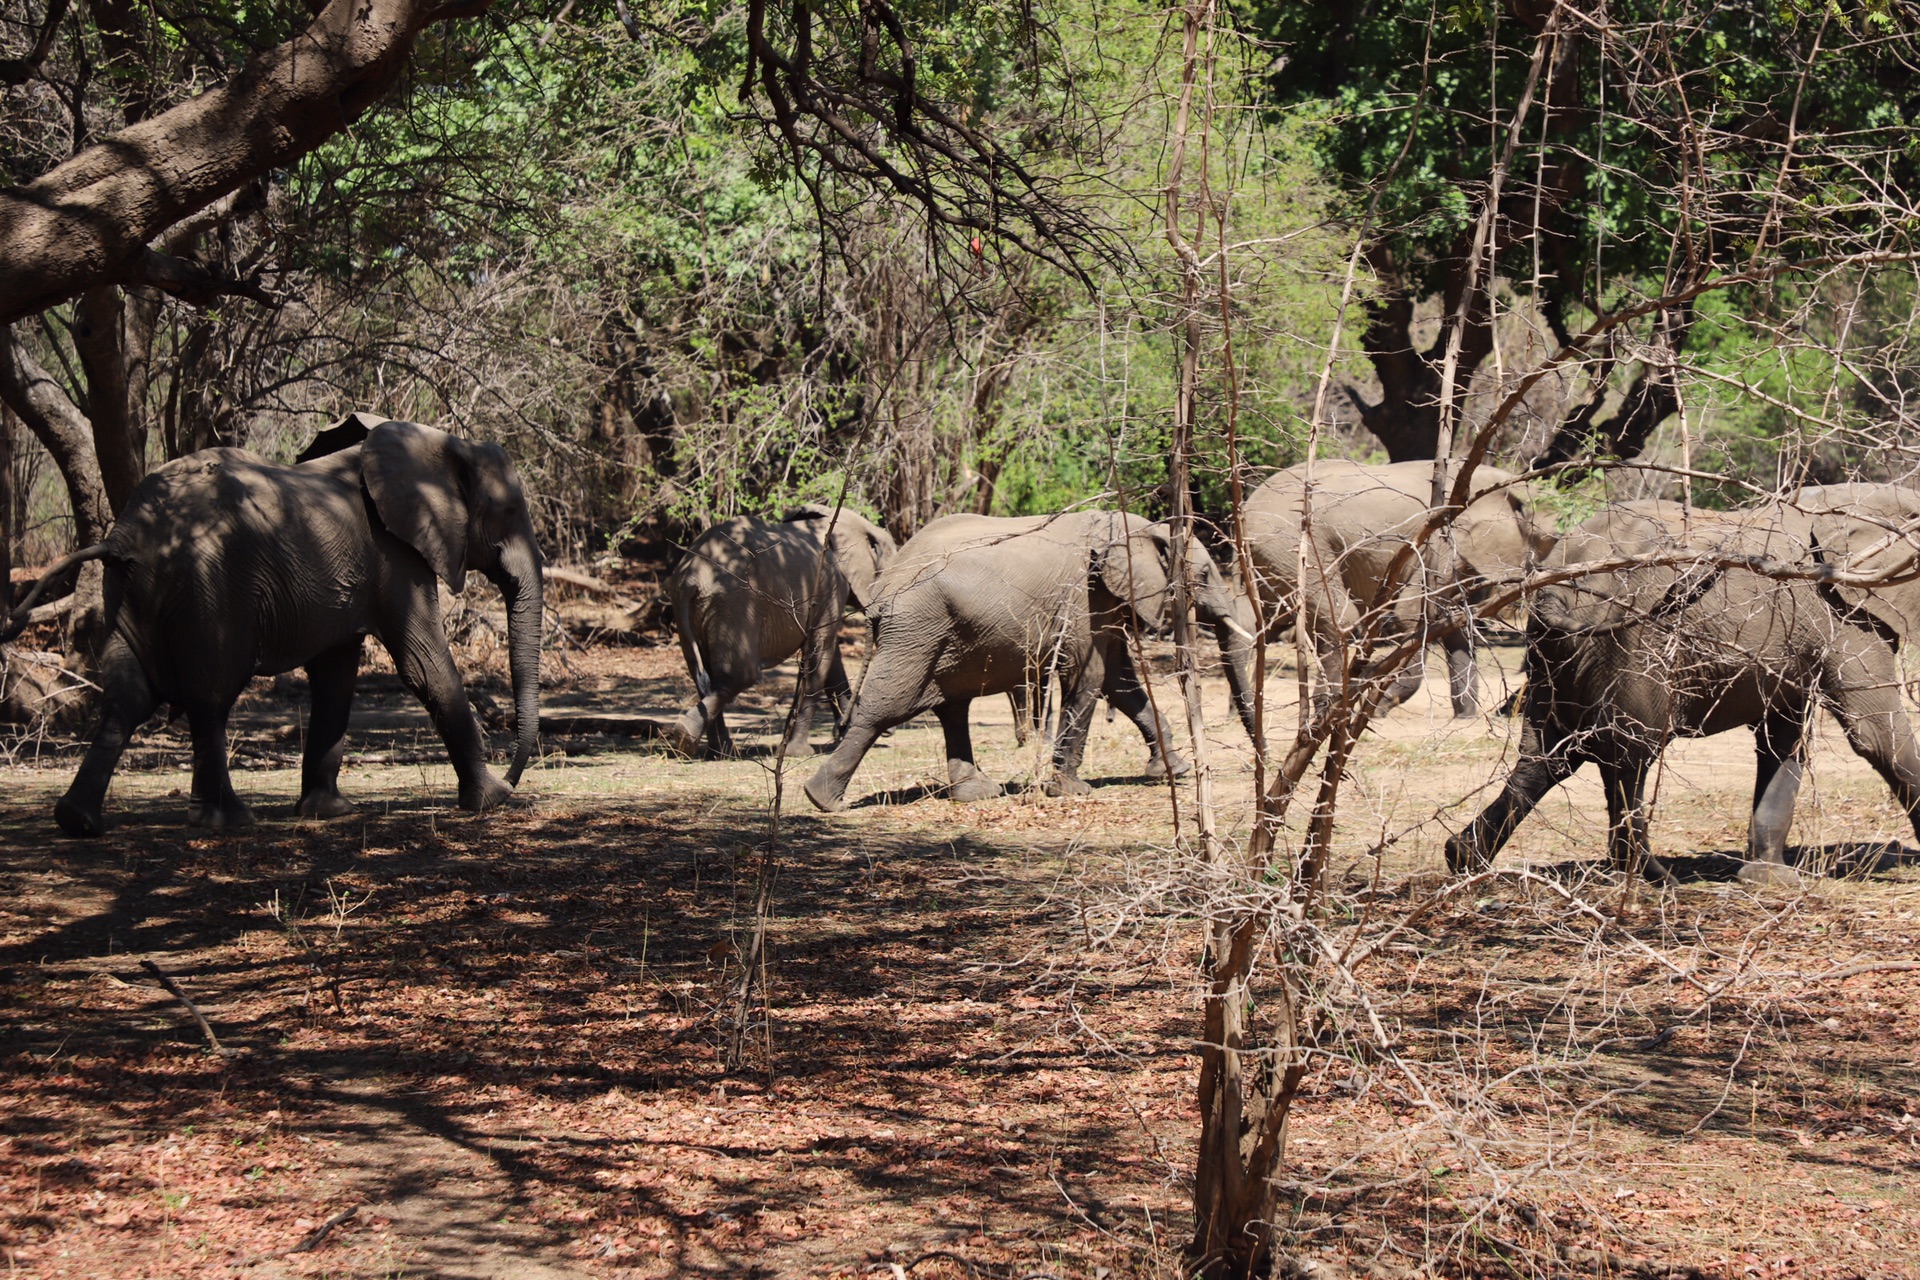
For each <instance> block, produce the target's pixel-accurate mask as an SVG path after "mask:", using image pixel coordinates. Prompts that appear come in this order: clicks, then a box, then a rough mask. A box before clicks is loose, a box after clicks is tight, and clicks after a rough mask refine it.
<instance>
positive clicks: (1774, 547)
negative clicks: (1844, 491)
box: [1447, 491, 1920, 879]
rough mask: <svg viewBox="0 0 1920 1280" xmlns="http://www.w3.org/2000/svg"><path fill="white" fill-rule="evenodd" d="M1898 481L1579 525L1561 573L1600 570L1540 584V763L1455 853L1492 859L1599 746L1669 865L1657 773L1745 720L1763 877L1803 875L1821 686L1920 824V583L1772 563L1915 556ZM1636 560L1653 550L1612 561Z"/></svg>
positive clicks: (1873, 567)
mask: <svg viewBox="0 0 1920 1280" xmlns="http://www.w3.org/2000/svg"><path fill="white" fill-rule="evenodd" d="M1883 496H1884V497H1885V503H1884V505H1883V506H1882V508H1881V509H1879V510H1877V511H1871V512H1869V511H1864V510H1860V509H1855V508H1849V509H1846V510H1839V511H1820V510H1818V509H1817V507H1816V506H1815V504H1812V503H1809V504H1805V505H1804V506H1796V505H1791V504H1774V505H1770V506H1766V507H1762V508H1759V509H1756V510H1751V511H1741V512H1729V513H1720V512H1709V511H1695V512H1693V513H1691V516H1690V517H1687V518H1685V519H1683V515H1682V512H1681V509H1680V507H1679V506H1678V505H1677V504H1675V503H1668V502H1646V503H1633V504H1629V505H1627V506H1625V507H1622V508H1619V509H1616V510H1613V511H1609V512H1606V513H1604V514H1602V515H1599V516H1596V517H1595V518H1593V519H1592V520H1589V521H1587V522H1586V523H1585V524H1583V525H1581V526H1580V527H1579V528H1578V529H1577V530H1575V531H1574V532H1573V533H1571V534H1569V535H1567V537H1566V538H1565V539H1563V540H1562V541H1561V543H1560V545H1559V546H1558V547H1557V548H1556V549H1555V551H1554V553H1553V555H1552V556H1551V557H1549V559H1548V561H1547V563H1546V565H1545V566H1544V567H1545V569H1546V570H1547V571H1549V572H1551V571H1553V570H1556V569H1565V568H1569V567H1572V566H1578V565H1585V564H1594V565H1596V566H1597V567H1596V569H1595V571H1594V572H1591V573H1588V574H1585V575H1584V576H1579V577H1575V578H1573V579H1571V580H1569V581H1566V582H1562V583H1559V584H1557V585H1554V586H1550V587H1547V588H1545V589H1543V590H1542V591H1541V592H1540V593H1539V594H1538V596H1537V597H1536V598H1535V600H1534V604H1533V612H1532V618H1531V621H1530V622H1529V625H1528V630H1527V638H1528V648H1527V659H1526V676H1527V682H1526V686H1525V690H1524V692H1523V694H1522V706H1523V710H1524V714H1525V717H1526V726H1525V730H1524V736H1523V738H1522V744H1521V755H1520V761H1519V763H1518V764H1517V765H1515V767H1514V770H1513V773H1512V775H1511V776H1509V777H1508V779H1507V782H1506V785H1505V788H1504V789H1503V790H1502V792H1501V794H1500V795H1499V797H1498V798H1496V799H1495V800H1494V801H1493V803H1492V804H1490V805H1488V806H1487V808H1486V810H1485V811H1484V812H1483V813H1481V814H1480V816H1479V817H1478V818H1476V819H1474V821H1473V823H1472V825H1471V826H1469V827H1468V828H1467V829H1466V830H1465V831H1463V832H1461V833H1460V834H1459V835H1457V836H1455V837H1454V838H1453V839H1452V840H1450V841H1448V843H1447V865H1448V867H1449V868H1450V869H1451V870H1453V871H1455V872H1459V871H1467V870H1472V869H1475V868H1478V867H1482V866H1485V865H1486V864H1487V862H1488V861H1489V860H1491V859H1492V857H1493V856H1494V854H1496V853H1497V852H1499V850H1500V848H1501V846H1502V845H1504V844H1505V843H1506V841H1507V839H1508V837H1509V836H1511V835H1512V833H1513V830H1514V828H1515V827H1516V826H1518V825H1519V823H1520V821H1521V820H1522V819H1523V818H1524V817H1526V815H1527V814H1528V813H1529V812H1531V811H1532V809H1533V807H1534V806H1535V805H1536V804H1538V803H1539V801H1540V799H1541V797H1543V796H1544V795H1545V794H1546V793H1547V792H1548V791H1550V790H1552V788H1553V787H1555V786H1556V785H1558V784H1559V783H1560V782H1561V781H1562V780H1564V779H1565V778H1567V777H1569V776H1570V775H1571V774H1572V773H1573V772H1574V770H1576V769H1577V768H1579V767H1580V765H1581V764H1582V763H1584V762H1586V761H1592V762H1594V763H1595V764H1597V765H1599V766H1600V776H1601V781H1602V783H1603V784H1604V786H1605V788H1606V795H1607V813H1608V819H1609V824H1610V834H1609V838H1608V851H1609V853H1610V854H1611V856H1612V858H1613V860H1614V862H1615V863H1616V865H1620V866H1623V867H1629V868H1630V867H1649V868H1653V869H1657V866H1656V864H1653V863H1651V862H1650V861H1649V857H1648V848H1647V818H1646V813H1645V810H1644V807H1643V803H1642V794H1643V791H1644V787H1645V783H1646V776H1647V772H1648V769H1649V768H1650V767H1651V766H1652V764H1653V762H1654V760H1656V759H1657V758H1658V757H1659V755H1660V752H1661V751H1662V750H1664V749H1665V748H1666V745H1667V743H1668V742H1669V741H1671V740H1672V739H1673V738H1676V737H1702V736H1705V735H1708V734H1714V733H1720V732H1723V731H1724V730H1727V729H1732V728H1736V727H1740V726H1745V727H1748V728H1751V729H1752V730H1753V731H1754V741H1755V748H1756V754H1757V757H1758V769H1757V771H1756V778H1755V782H1754V790H1753V801H1754V804H1753V816H1752V821H1751V826H1750V828H1749V832H1748V864H1747V866H1746V868H1745V869H1744V871H1743V875H1744V876H1745V877H1746V878H1748V879H1769V878H1772V877H1774V876H1776V875H1781V874H1784V873H1783V872H1782V870H1780V869H1781V868H1783V867H1784V863H1785V852H1786V836H1787V826H1788V823H1789V822H1790V821H1791V819H1792V816H1793V801H1794V797H1795V794H1796V792H1797V791H1798V789H1799V785H1800V778H1801V770H1802V763H1803V759H1804V750H1805V747H1804V741H1805V734H1806V727H1807V717H1808V714H1809V711H1810V709H1811V706H1812V704H1813V703H1815V702H1818V703H1819V704H1820V705H1822V706H1824V707H1826V708H1827V709H1828V710H1829V711H1831V712H1833V714H1834V715H1835V716H1836V717H1837V718H1838V719H1839V721H1840V726H1841V728H1842V729H1843V730H1844V731H1845V733H1846V735H1847V743H1848V745H1849V746H1851V747H1852V748H1853V749H1854V751H1855V752H1856V753H1858V754H1859V755H1860V756H1861V757H1862V758H1864V759H1865V760H1866V761H1868V763H1870V764H1872V765H1873V767H1874V768H1875V769H1876V770H1878V771H1879V773H1880V775H1881V776H1882V777H1883V778H1885V779H1886V781H1887V784H1888V786H1889V787H1891V788H1892V790H1893V794H1894V798H1895V799H1896V800H1897V801H1898V802H1899V804H1900V806H1901V808H1903V809H1905V810H1906V812H1907V816H1908V819H1909V820H1910V821H1911V822H1912V823H1913V826H1914V831H1915V833H1916V835H1920V749H1916V746H1915V743H1914V737H1913V731H1912V728H1911V727H1910V726H1909V724H1908V722H1907V716H1906V712H1905V710H1904V709H1903V708H1902V706H1901V698H1900V679H1899V672H1898V670H1897V669H1896V666H1895V660H1894V643H1895V641H1896V640H1897V638H1898V636H1899V635H1900V634H1903V633H1904V632H1905V631H1906V629H1907V627H1908V626H1909V625H1910V624H1909V621H1908V620H1909V619H1920V585H1916V584H1914V583H1911V582H1908V583H1890V584H1887V585H1884V586H1875V587H1872V588H1870V589H1861V588H1857V587H1853V586H1846V585H1838V584H1834V583H1830V582H1819V581H1810V580H1808V579H1807V578H1805V577H1796V576H1793V575H1791V574H1781V573H1779V572H1775V571H1773V568H1772V566H1776V565H1777V566H1796V567H1797V568H1798V569H1799V570H1801V571H1805V572H1811V573H1816V574H1817V573H1820V572H1822V570H1821V569H1820V566H1821V565H1827V566H1831V567H1833V568H1841V569H1845V570H1846V571H1847V572H1849V573H1854V574H1863V575H1875V576H1878V577H1889V576H1898V575H1900V574H1904V573H1910V572H1912V571H1913V569H1914V568H1915V565H1916V555H1915V546H1914V544H1913V543H1912V542H1909V541H1907V540H1906V539H1904V538H1901V537H1898V536H1895V537H1891V538H1890V537H1889V536H1888V535H1889V533H1890V531H1893V532H1896V533H1897V531H1900V530H1905V531H1906V533H1907V534H1908V535H1909V536H1911V535H1912V534H1913V532H1914V531H1915V530H1917V529H1920V494H1914V493H1911V492H1907V491H1900V492H1899V494H1898V495H1895V494H1892V493H1888V494H1886V495H1883ZM1688 524H1690V527H1691V541H1690V542H1685V543H1683V538H1682V534H1683V531H1684V530H1685V529H1686V528H1687V526H1688ZM1628 557H1639V558H1641V563H1638V564H1628V565H1626V566H1624V567H1616V568H1600V567H1598V566H1600V565H1602V564H1604V563H1605V562H1609V561H1612V562H1616V563H1617V562H1619V561H1620V560H1622V559H1624V558H1628ZM1676 559H1677V560H1678V562H1677V563H1676V562H1674V561H1675V560H1676ZM1662 561H1666V562H1664V563H1663V562H1662Z"/></svg>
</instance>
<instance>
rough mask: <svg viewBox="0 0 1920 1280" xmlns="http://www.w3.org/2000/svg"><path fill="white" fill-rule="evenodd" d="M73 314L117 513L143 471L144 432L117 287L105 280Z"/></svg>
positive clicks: (90, 413) (98, 447)
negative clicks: (134, 388)
mask: <svg viewBox="0 0 1920 1280" xmlns="http://www.w3.org/2000/svg"><path fill="white" fill-rule="evenodd" d="M73 312H74V325H73V344H74V348H75V350H76V351H77V352H78V353H79V356H80V368H81V369H82V371H84V372H85V374H86V377H87V406H86V408H87V419H88V421H90V422H91V423H92V424H93V431H92V435H93V446H94V453H95V455H96V456H97V457H98V458H99V462H100V479H101V482H102V484H104V485H105V487H106V491H107V504H108V505H109V506H110V507H111V508H112V509H113V510H115V511H118V510H120V508H122V507H124V506H126V505H127V499H128V498H130V497H132V496H133V487H134V486H135V485H137V484H139V483H140V480H141V477H143V476H145V475H146V474H147V464H146V457H145V454H146V448H145V438H146V433H145V431H143V430H142V429H141V428H140V427H139V425H138V417H139V414H140V411H141V406H140V403H139V402H138V401H137V400H136V399H135V398H134V394H133V384H132V381H131V379H130V378H129V376H128V375H129V373H130V372H131V370H132V367H133V360H132V359H131V353H130V352H129V351H128V342H127V336H128V335H127V315H126V311H125V308H124V307H123V305H122V302H121V296H120V289H119V286H117V285H111V284H103V285H98V286H96V287H94V288H92V289H89V290H87V291H86V292H85V293H83V294H81V295H80V301H79V302H77V303H76V304H74V309H73ZM83 545H84V544H83Z"/></svg>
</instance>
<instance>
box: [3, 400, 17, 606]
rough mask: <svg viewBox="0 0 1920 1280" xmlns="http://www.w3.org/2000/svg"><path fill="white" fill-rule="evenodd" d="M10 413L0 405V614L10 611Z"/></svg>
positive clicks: (11, 549) (11, 478) (11, 455)
mask: <svg viewBox="0 0 1920 1280" xmlns="http://www.w3.org/2000/svg"><path fill="white" fill-rule="evenodd" d="M13 533H14V528H13V412H12V411H11V410H9V409H7V408H6V407H5V406H4V405H0V614H5V613H6V612H7V611H8V610H10V609H12V608H13Z"/></svg>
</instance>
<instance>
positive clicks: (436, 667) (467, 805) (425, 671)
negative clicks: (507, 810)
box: [383, 609, 513, 813]
mask: <svg viewBox="0 0 1920 1280" xmlns="http://www.w3.org/2000/svg"><path fill="white" fill-rule="evenodd" d="M422 612H424V613H425V615H426V616H425V618H424V619H414V620H411V621H409V623H408V624H407V627H406V630H405V631H404V632H402V633H401V634H402V635H403V637H404V638H403V640H402V642H401V643H400V644H397V645H395V644H389V645H388V646H387V651H388V652H389V653H391V654H392V655H393V664H394V666H395V667H396V668H398V670H399V672H400V679H401V681H402V682H403V683H405V684H406V686H407V688H408V689H409V690H411V691H412V693H413V696H414V697H416V698H418V699H420V701H421V703H422V704H423V705H424V706H425V707H426V708H427V714H428V715H429V716H431V717H433V727H434V728H435V729H437V730H439V731H440V740H441V741H442V742H444V743H445V744H446V747H447V757H448V759H449V760H451V761H452V763H453V772H454V775H455V776H456V777H457V778H459V780H460V807H461V808H462V809H466V810H469V811H471V812H474V813H481V812H484V811H486V810H488V809H491V808H493V807H494V806H495V805H497V804H500V803H502V802H503V801H505V800H507V799H508V798H509V797H511V796H512V795H513V788H512V787H509V786H508V785H507V784H506V783H504V782H502V781H500V779H499V778H498V777H496V776H495V775H494V772H493V770H491V769H489V768H488V767H487V758H486V741H485V739H483V738H482V737H481V736H480V722H479V721H478V720H476V719H474V715H473V706H472V705H471V704H470V703H469V702H468V701H467V690H466V686H465V685H464V684H462V683H461V681H460V669H459V668H458V667H456V666H454V664H453V654H451V653H449V652H448V651H447V642H446V640H445V639H444V637H443V633H442V632H441V629H440V618H439V611H438V610H437V609H430V610H424V611H422ZM383 634H392V633H390V632H389V633H383Z"/></svg>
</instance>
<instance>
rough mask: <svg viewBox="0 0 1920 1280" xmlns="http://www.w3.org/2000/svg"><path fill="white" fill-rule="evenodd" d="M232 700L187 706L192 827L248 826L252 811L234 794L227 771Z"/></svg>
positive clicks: (188, 815)
mask: <svg viewBox="0 0 1920 1280" xmlns="http://www.w3.org/2000/svg"><path fill="white" fill-rule="evenodd" d="M231 710H232V704H231V703H224V704H223V703H219V702H203V703H199V704H197V705H193V706H189V707H188V708H187V723H188V725H189V726H190V727H191V728H192V730H193V793H192V794H191V795H190V796H188V798H187V823H188V825H189V826H195V827H215V828H221V827H250V826H252V825H253V810H251V809H249V808H247V806H246V805H244V804H242V803H240V797H239V796H237V795H235V794H234V791H233V778H232V776H231V775H229V774H228V772H227V716H228V714H229V713H230V712H231Z"/></svg>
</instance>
